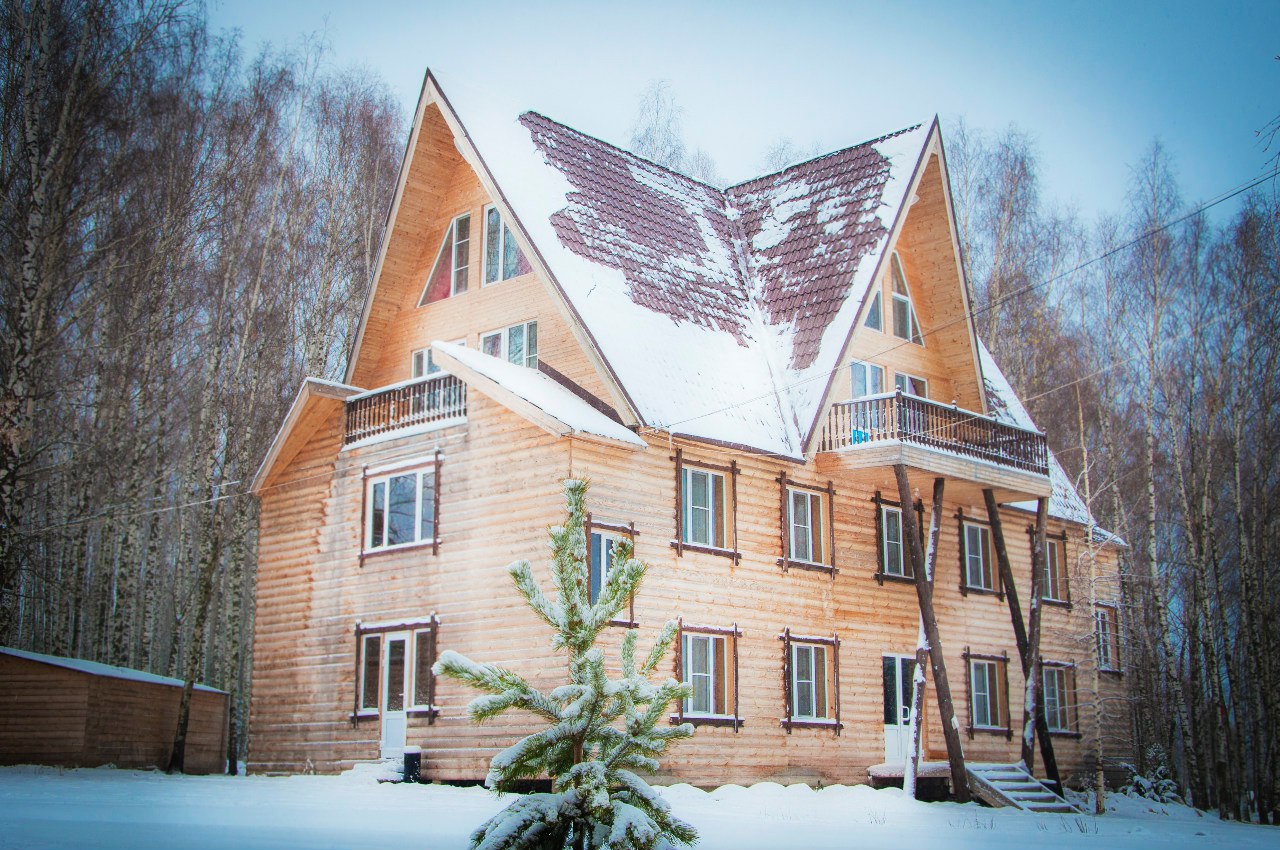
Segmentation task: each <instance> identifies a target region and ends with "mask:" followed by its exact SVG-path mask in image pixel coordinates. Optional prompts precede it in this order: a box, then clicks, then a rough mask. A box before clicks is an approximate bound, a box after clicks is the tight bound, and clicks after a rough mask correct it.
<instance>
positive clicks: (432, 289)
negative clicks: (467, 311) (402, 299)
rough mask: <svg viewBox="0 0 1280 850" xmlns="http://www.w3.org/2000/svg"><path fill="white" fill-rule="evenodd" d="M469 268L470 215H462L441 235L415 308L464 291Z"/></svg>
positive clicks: (450, 223)
mask: <svg viewBox="0 0 1280 850" xmlns="http://www.w3.org/2000/svg"><path fill="white" fill-rule="evenodd" d="M470 265H471V215H470V213H464V214H462V215H460V216H458V217H457V218H455V219H454V220H453V221H451V222H449V227H448V229H447V230H445V232H444V242H443V243H441V245H440V253H439V254H437V255H436V263H435V265H434V266H432V267H431V275H430V276H429V277H428V278H427V288H426V291H425V292H423V293H422V299H421V300H419V301H418V306H419V307H421V306H422V305H423V304H430V303H432V302H434V301H440V300H442V299H444V298H448V297H449V296H450V295H458V294H459V293H462V292H466V291H467V273H468V271H469V269H470Z"/></svg>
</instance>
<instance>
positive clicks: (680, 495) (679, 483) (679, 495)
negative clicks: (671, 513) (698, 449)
mask: <svg viewBox="0 0 1280 850" xmlns="http://www.w3.org/2000/svg"><path fill="white" fill-rule="evenodd" d="M674 460H675V462H676V557H680V556H681V555H683V554H684V451H683V450H682V449H676V455H675V458H674Z"/></svg>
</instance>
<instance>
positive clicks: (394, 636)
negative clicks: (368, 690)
mask: <svg viewBox="0 0 1280 850" xmlns="http://www.w3.org/2000/svg"><path fill="white" fill-rule="evenodd" d="M408 693H409V632H391V633H390V634H388V635H387V636H386V637H385V639H384V640H383V641H382V705H381V709H382V757H383V758H384V759H385V758H398V757H399V756H402V755H404V743H405V726H406V723H405V711H404V710H405V699H406V698H407V697H408Z"/></svg>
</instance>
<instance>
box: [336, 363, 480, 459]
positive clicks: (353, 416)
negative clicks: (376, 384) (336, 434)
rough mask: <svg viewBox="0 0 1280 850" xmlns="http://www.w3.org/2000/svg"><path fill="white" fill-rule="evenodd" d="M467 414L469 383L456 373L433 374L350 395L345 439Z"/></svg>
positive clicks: (374, 434)
mask: <svg viewBox="0 0 1280 850" xmlns="http://www.w3.org/2000/svg"><path fill="white" fill-rule="evenodd" d="M466 415H467V385H466V384H464V383H462V381H460V380H458V379H457V378H455V377H454V376H453V375H432V376H431V377H429V378H420V379H418V380H416V381H413V382H411V383H406V384H397V385H395V386H393V387H387V388H385V389H381V390H372V391H370V392H367V393H361V394H360V395H355V396H351V397H350V398H349V399H347V435H346V440H345V442H347V443H354V442H356V441H357V440H363V439H365V438H366V437H373V436H376V435H378V434H385V433H387V432H388V431H398V430H400V429H401V428H411V427H413V426H415V425H426V424H429V423H432V422H440V421H443V420H446V419H457V418H460V417H463V416H466Z"/></svg>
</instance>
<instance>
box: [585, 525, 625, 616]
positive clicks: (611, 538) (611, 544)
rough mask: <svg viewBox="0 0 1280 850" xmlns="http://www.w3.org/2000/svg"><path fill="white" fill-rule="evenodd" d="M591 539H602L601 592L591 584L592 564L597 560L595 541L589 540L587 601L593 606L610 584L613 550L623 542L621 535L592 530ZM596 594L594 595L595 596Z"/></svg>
mask: <svg viewBox="0 0 1280 850" xmlns="http://www.w3.org/2000/svg"><path fill="white" fill-rule="evenodd" d="M591 537H599V538H600V562H601V563H600V587H599V590H597V589H596V588H594V587H593V586H592V584H591V562H592V560H593V559H594V558H595V552H596V547H595V541H594V540H590V539H588V540H587V599H588V600H589V601H590V602H591V604H593V605H594V604H595V603H596V601H597V600H598V599H599V598H600V596H599V592H600V591H603V590H604V586H605V585H606V584H607V583H608V582H609V574H610V573H611V572H612V571H613V550H614V548H615V547H616V546H617V545H618V544H619V543H621V542H622V541H623V539H624V538H623V537H622V535H620V534H616V533H614V532H612V531H599V530H597V529H594V528H593V529H591ZM593 594H594V595H593Z"/></svg>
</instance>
